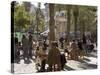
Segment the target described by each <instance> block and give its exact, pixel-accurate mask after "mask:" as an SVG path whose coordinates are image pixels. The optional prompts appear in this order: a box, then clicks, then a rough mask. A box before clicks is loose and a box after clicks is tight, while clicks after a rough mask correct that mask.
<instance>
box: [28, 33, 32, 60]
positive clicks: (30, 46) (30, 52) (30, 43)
mask: <svg viewBox="0 0 100 75" xmlns="http://www.w3.org/2000/svg"><path fill="white" fill-rule="evenodd" d="M32 39H33V37H32V35H31V34H29V41H28V45H29V57H30V58H31V59H32V44H33V40H32Z"/></svg>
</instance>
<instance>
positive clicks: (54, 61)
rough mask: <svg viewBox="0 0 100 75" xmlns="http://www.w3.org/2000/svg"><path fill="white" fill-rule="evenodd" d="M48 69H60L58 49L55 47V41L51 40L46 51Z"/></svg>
mask: <svg viewBox="0 0 100 75" xmlns="http://www.w3.org/2000/svg"><path fill="white" fill-rule="evenodd" d="M47 62H48V64H49V70H50V71H60V70H61V59H60V51H59V49H58V48H57V43H56V42H55V41H53V42H52V43H51V49H50V51H49V53H48V60H47Z"/></svg>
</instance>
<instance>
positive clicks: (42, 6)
mask: <svg viewBox="0 0 100 75" xmlns="http://www.w3.org/2000/svg"><path fill="white" fill-rule="evenodd" d="M31 3H32V4H33V5H34V6H36V7H37V5H38V2H31ZM44 4H45V3H41V9H42V8H45V6H44Z"/></svg>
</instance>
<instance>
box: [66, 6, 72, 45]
mask: <svg viewBox="0 0 100 75" xmlns="http://www.w3.org/2000/svg"><path fill="white" fill-rule="evenodd" d="M66 11H67V35H66V39H65V42H66V43H67V44H68V43H69V40H70V26H71V6H70V5H67V6H66Z"/></svg>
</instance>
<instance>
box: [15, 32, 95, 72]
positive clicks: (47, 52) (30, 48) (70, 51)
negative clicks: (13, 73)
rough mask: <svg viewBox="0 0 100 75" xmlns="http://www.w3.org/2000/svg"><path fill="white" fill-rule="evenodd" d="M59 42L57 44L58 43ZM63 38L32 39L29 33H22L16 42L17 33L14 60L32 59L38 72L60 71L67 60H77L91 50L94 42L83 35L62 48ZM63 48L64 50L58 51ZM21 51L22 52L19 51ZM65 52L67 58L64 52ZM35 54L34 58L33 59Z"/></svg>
mask: <svg viewBox="0 0 100 75" xmlns="http://www.w3.org/2000/svg"><path fill="white" fill-rule="evenodd" d="M58 42H59V43H60V44H59V43H58ZM64 42H65V39H64V38H63V37H61V38H60V39H59V40H58V41H51V44H49V40H48V38H47V37H45V38H44V39H42V40H41V41H36V40H33V36H32V34H31V33H29V34H28V35H23V37H22V41H21V42H18V37H17V35H16V36H15V42H14V43H15V44H14V48H15V49H14V55H15V59H14V60H15V61H16V62H17V63H19V62H20V59H21V58H23V59H24V63H28V64H29V63H30V62H31V61H30V60H34V61H35V63H36V68H37V70H38V72H45V71H60V70H64V66H65V64H66V63H67V60H69V59H71V60H79V59H83V58H84V56H85V55H86V54H88V53H89V52H92V51H93V49H94V44H93V42H91V40H90V39H89V38H86V37H85V35H83V38H82V39H78V40H74V39H73V40H71V41H70V42H69V44H68V46H67V45H66V48H64ZM60 49H63V50H64V51H60ZM20 51H22V54H21V52H20ZM66 53H67V58H66V55H65V54H66ZM33 56H35V59H33Z"/></svg>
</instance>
